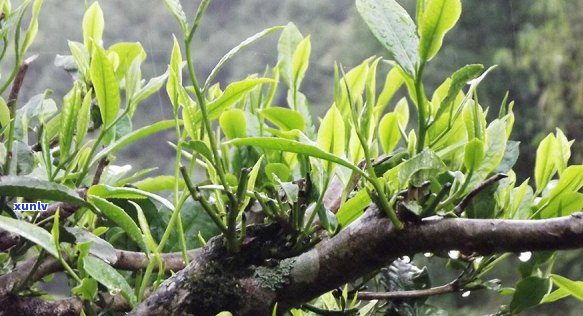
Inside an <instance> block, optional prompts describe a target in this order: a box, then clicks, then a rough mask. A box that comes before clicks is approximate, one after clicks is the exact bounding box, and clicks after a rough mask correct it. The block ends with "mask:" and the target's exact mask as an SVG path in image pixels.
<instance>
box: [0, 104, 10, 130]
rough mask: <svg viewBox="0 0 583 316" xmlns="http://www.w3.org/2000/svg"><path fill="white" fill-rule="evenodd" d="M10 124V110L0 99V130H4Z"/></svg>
mask: <svg viewBox="0 0 583 316" xmlns="http://www.w3.org/2000/svg"><path fill="white" fill-rule="evenodd" d="M9 123H10V109H8V105H7V104H6V101H5V100H4V98H2V97H0V128H2V129H4V128H5V127H6V126H8V125H9Z"/></svg>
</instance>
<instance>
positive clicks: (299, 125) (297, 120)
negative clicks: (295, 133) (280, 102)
mask: <svg viewBox="0 0 583 316" xmlns="http://www.w3.org/2000/svg"><path fill="white" fill-rule="evenodd" d="M260 113H261V115H262V116H263V117H265V118H266V119H268V120H269V121H270V122H272V123H273V124H275V125H276V126H277V127H279V128H280V129H281V130H282V131H291V130H293V129H298V130H300V131H304V130H305V121H304V117H303V116H302V114H300V112H298V111H294V110H290V109H287V108H282V107H271V108H267V109H265V110H263V111H261V112H260Z"/></svg>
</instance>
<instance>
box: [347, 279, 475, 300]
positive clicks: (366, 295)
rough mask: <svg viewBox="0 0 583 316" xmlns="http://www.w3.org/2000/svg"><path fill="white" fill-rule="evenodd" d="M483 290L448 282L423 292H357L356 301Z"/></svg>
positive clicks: (409, 297) (421, 296) (420, 296)
mask: <svg viewBox="0 0 583 316" xmlns="http://www.w3.org/2000/svg"><path fill="white" fill-rule="evenodd" d="M477 289H483V287H478V288H471V289H470V288H463V287H460V286H459V285H458V284H457V282H456V281H453V282H450V283H448V284H445V285H442V286H436V287H432V288H429V289H423V290H411V291H395V292H358V299H359V300H363V301H370V300H386V301H390V300H397V299H411V298H423V297H429V296H436V295H444V294H450V293H457V292H462V291H469V290H477Z"/></svg>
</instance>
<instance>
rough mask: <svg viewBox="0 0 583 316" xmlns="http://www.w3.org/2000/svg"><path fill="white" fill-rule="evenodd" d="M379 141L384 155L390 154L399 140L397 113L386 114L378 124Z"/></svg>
mask: <svg viewBox="0 0 583 316" xmlns="http://www.w3.org/2000/svg"><path fill="white" fill-rule="evenodd" d="M378 137H379V141H380V142H381V147H382V148H383V152H384V153H385V154H390V153H391V152H392V151H393V150H394V149H395V147H397V144H398V143H399V140H400V139H401V132H400V131H399V123H398V118H397V113H395V112H391V113H387V114H386V115H385V116H384V117H383V118H382V119H381V121H380V123H379V135H378Z"/></svg>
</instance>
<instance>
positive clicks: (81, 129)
mask: <svg viewBox="0 0 583 316" xmlns="http://www.w3.org/2000/svg"><path fill="white" fill-rule="evenodd" d="M92 97H93V91H92V90H89V91H88V92H87V94H86V95H85V97H84V98H83V101H82V102H81V108H80V109H79V112H78V117H77V127H76V129H77V134H76V135H75V142H76V143H77V144H76V146H77V149H79V148H80V147H81V145H82V144H83V140H84V139H85V136H86V135H87V130H88V129H89V120H90V119H91V98H92Z"/></svg>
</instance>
